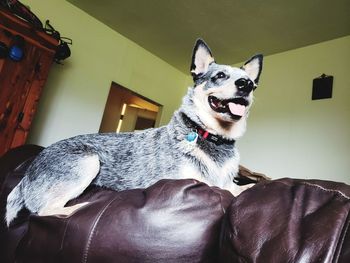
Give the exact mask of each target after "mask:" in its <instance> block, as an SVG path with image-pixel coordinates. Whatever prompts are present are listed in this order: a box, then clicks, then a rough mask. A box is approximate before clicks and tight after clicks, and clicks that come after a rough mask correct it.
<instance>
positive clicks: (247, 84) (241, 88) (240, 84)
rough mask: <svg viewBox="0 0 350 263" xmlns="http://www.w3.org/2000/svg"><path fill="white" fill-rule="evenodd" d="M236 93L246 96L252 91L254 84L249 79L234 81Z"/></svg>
mask: <svg viewBox="0 0 350 263" xmlns="http://www.w3.org/2000/svg"><path fill="white" fill-rule="evenodd" d="M235 85H236V87H237V88H238V92H239V93H242V95H248V94H249V93H250V92H251V91H252V90H253V89H254V83H253V81H251V80H250V79H245V78H240V79H237V80H236V81H235Z"/></svg>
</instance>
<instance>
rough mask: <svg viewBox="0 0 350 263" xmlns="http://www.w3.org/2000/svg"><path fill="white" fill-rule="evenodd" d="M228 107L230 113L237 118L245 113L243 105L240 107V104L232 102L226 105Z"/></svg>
mask: <svg viewBox="0 0 350 263" xmlns="http://www.w3.org/2000/svg"><path fill="white" fill-rule="evenodd" d="M228 107H229V109H230V112H231V113H232V114H233V115H237V116H241V117H242V116H243V115H244V113H245V106H244V105H241V104H236V103H233V102H229V103H228Z"/></svg>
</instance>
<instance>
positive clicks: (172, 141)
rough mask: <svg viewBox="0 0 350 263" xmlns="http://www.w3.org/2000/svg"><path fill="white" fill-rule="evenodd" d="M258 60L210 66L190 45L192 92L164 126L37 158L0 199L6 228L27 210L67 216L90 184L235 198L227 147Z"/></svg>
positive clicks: (233, 159)
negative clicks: (186, 187) (160, 186)
mask: <svg viewBox="0 0 350 263" xmlns="http://www.w3.org/2000/svg"><path fill="white" fill-rule="evenodd" d="M262 62H263V56H262V55H255V56H253V57H252V58H251V59H249V60H248V61H247V62H246V63H245V64H244V65H243V66H242V67H241V68H236V67H231V66H228V65H220V64H217V63H216V62H215V60H214V58H213V56H212V53H211V50H210V49H209V47H208V45H207V44H206V43H205V42H204V41H203V40H201V39H198V40H197V41H196V43H195V46H194V49H193V54H192V63H191V74H192V77H193V80H194V85H193V86H192V87H190V88H189V89H188V92H187V94H186V95H185V97H184V98H183V101H182V105H181V106H180V108H179V109H178V110H177V111H176V112H175V113H174V115H173V116H172V118H171V120H170V122H169V124H168V125H166V126H163V127H160V128H152V129H147V130H144V131H138V132H130V133H105V134H89V135H79V136H76V137H72V138H69V139H65V140H62V141H59V142H56V143H54V144H52V145H51V146H49V147H47V148H46V149H44V150H43V151H42V152H40V153H39V154H38V156H37V157H36V158H35V159H34V161H33V162H32V163H31V165H30V166H29V167H28V169H27V170H26V172H25V176H24V177H23V179H22V180H21V181H20V183H19V184H18V185H17V186H16V187H15V188H14V189H13V190H12V192H11V193H10V194H9V196H8V198H7V206H6V218H5V220H6V223H7V225H8V226H9V225H10V223H11V222H12V221H13V220H14V219H15V218H16V217H17V214H18V212H19V211H20V210H21V209H22V208H23V207H25V208H27V209H28V210H29V211H30V212H34V213H37V214H38V215H39V216H47V215H54V214H62V215H70V214H71V213H73V212H74V211H75V210H77V209H79V208H80V207H82V206H85V205H86V203H81V204H76V205H74V206H70V207H65V204H66V203H67V202H68V201H69V200H71V199H73V198H75V197H77V196H79V195H80V194H81V193H82V192H83V191H84V190H85V189H86V188H87V187H88V186H89V185H90V184H93V185H97V186H101V187H105V188H108V189H113V190H116V191H120V190H126V189H132V188H144V187H148V186H150V185H152V184H153V183H155V182H156V181H158V180H160V179H185V178H194V179H196V180H199V181H202V182H204V183H206V184H208V185H210V186H217V187H220V188H223V189H226V190H229V191H230V192H231V193H232V194H233V195H235V196H237V195H238V194H240V192H242V191H243V190H245V189H246V187H241V186H238V185H237V184H235V183H234V178H235V176H236V175H237V172H238V164H239V153H238V150H237V148H236V147H235V141H236V140H237V139H238V138H240V137H241V136H242V135H243V133H244V132H245V130H246V122H247V117H248V115H249V111H250V108H251V105H252V102H253V91H254V90H255V89H256V88H257V85H258V82H259V77H260V73H261V70H262Z"/></svg>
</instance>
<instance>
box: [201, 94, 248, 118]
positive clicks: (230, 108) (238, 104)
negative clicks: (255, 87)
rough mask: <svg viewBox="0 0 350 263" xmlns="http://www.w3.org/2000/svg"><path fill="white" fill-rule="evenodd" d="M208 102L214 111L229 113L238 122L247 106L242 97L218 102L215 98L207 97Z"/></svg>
mask: <svg viewBox="0 0 350 263" xmlns="http://www.w3.org/2000/svg"><path fill="white" fill-rule="evenodd" d="M208 102H209V105H210V107H211V108H212V109H213V110H214V111H216V112H220V113H229V114H230V115H231V117H232V118H233V119H235V120H239V119H240V118H242V117H243V116H244V114H245V112H246V107H247V106H248V105H249V102H248V101H247V100H246V99H245V98H242V97H240V98H233V99H225V100H220V99H218V98H217V97H215V96H209V97H208Z"/></svg>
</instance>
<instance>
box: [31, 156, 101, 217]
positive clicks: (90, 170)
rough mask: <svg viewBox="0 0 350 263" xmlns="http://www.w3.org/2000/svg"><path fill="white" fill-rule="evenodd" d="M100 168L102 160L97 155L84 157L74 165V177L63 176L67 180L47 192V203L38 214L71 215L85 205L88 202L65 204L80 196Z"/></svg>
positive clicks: (72, 172)
mask: <svg viewBox="0 0 350 263" xmlns="http://www.w3.org/2000/svg"><path fill="white" fill-rule="evenodd" d="M99 169H100V162H99V158H98V156H97V155H91V156H85V157H82V158H81V159H80V160H78V161H77V163H76V164H75V165H74V168H73V170H72V171H71V174H72V175H73V174H74V176H73V177H74V179H73V180H69V178H67V177H66V178H62V179H65V180H62V181H59V182H57V183H56V184H55V185H52V186H51V187H50V189H48V191H47V192H46V194H45V199H46V205H44V206H42V207H41V208H40V209H39V211H38V214H39V215H40V216H48V215H55V214H59V215H66V216H68V215H70V214H72V213H73V212H75V211H76V210H77V209H79V208H81V207H83V206H85V205H86V204H88V202H84V203H80V204H76V205H73V206H70V207H64V205H65V204H66V203H67V202H68V201H69V200H71V199H73V198H75V197H77V196H79V195H80V194H81V193H82V192H83V191H84V190H85V189H86V188H87V187H88V186H89V185H90V183H91V182H92V180H93V179H94V178H95V177H96V175H97V174H98V172H99Z"/></svg>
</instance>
